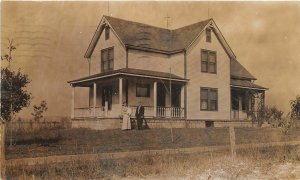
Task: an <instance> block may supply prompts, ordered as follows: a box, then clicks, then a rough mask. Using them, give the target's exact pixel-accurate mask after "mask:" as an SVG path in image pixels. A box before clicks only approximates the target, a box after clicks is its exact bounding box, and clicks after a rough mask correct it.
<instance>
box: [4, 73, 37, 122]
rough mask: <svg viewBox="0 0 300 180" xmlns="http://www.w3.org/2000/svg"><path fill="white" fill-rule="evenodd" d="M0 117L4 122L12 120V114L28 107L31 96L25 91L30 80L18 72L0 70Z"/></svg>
mask: <svg viewBox="0 0 300 180" xmlns="http://www.w3.org/2000/svg"><path fill="white" fill-rule="evenodd" d="M1 82H2V84H1V89H2V90H1V117H2V118H3V119H4V120H5V121H10V120H12V117H13V116H14V114H16V113H18V112H19V111H21V110H22V108H24V107H27V106H29V103H30V99H31V94H30V93H29V92H28V91H27V90H25V89H24V88H26V86H27V84H28V83H30V80H29V78H28V76H27V75H25V74H22V73H21V72H20V70H18V71H17V72H14V71H11V70H9V69H8V68H2V69H1Z"/></svg>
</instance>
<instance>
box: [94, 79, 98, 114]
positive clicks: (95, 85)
mask: <svg viewBox="0 0 300 180" xmlns="http://www.w3.org/2000/svg"><path fill="white" fill-rule="evenodd" d="M93 93H94V95H93V116H94V117H96V97H97V84H96V83H94V90H93Z"/></svg>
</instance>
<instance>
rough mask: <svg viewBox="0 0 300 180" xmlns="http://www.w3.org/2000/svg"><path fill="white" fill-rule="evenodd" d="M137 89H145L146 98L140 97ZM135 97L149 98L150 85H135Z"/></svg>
mask: <svg viewBox="0 0 300 180" xmlns="http://www.w3.org/2000/svg"><path fill="white" fill-rule="evenodd" d="M138 88H146V89H147V95H146V96H142V95H140V94H139V93H138ZM135 96H136V97H145V98H149V97H150V84H147V83H136V89H135Z"/></svg>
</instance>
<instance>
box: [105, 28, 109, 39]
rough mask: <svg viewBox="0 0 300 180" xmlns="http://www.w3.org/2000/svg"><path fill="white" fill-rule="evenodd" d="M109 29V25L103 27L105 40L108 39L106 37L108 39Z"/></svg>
mask: <svg viewBox="0 0 300 180" xmlns="http://www.w3.org/2000/svg"><path fill="white" fill-rule="evenodd" d="M109 31H110V28H109V26H106V27H105V40H108V39H109Z"/></svg>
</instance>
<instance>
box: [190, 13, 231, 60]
mask: <svg viewBox="0 0 300 180" xmlns="http://www.w3.org/2000/svg"><path fill="white" fill-rule="evenodd" d="M211 23H213V27H212V30H213V32H214V33H215V34H216V36H217V38H218V40H219V41H220V43H221V45H222V46H223V48H224V50H225V52H226V53H227V54H228V56H229V57H231V58H234V59H235V58H236V56H235V54H234V52H233V51H232V49H231V48H230V46H229V44H228V43H227V41H226V39H225V38H224V36H223V35H222V33H221V31H220V30H219V28H218V26H217V24H216V23H215V21H214V20H213V19H211V20H210V21H209V22H208V23H207V24H206V25H205V27H204V28H203V29H202V30H201V31H200V32H199V34H198V35H197V36H196V37H195V38H194V40H193V41H192V42H191V43H190V44H189V45H188V46H187V47H186V48H185V49H186V50H188V49H189V48H190V47H191V46H192V45H193V44H195V42H196V40H197V39H198V38H199V37H200V35H201V34H202V33H203V32H205V30H206V28H207V27H208V26H210V24H211Z"/></svg>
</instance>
